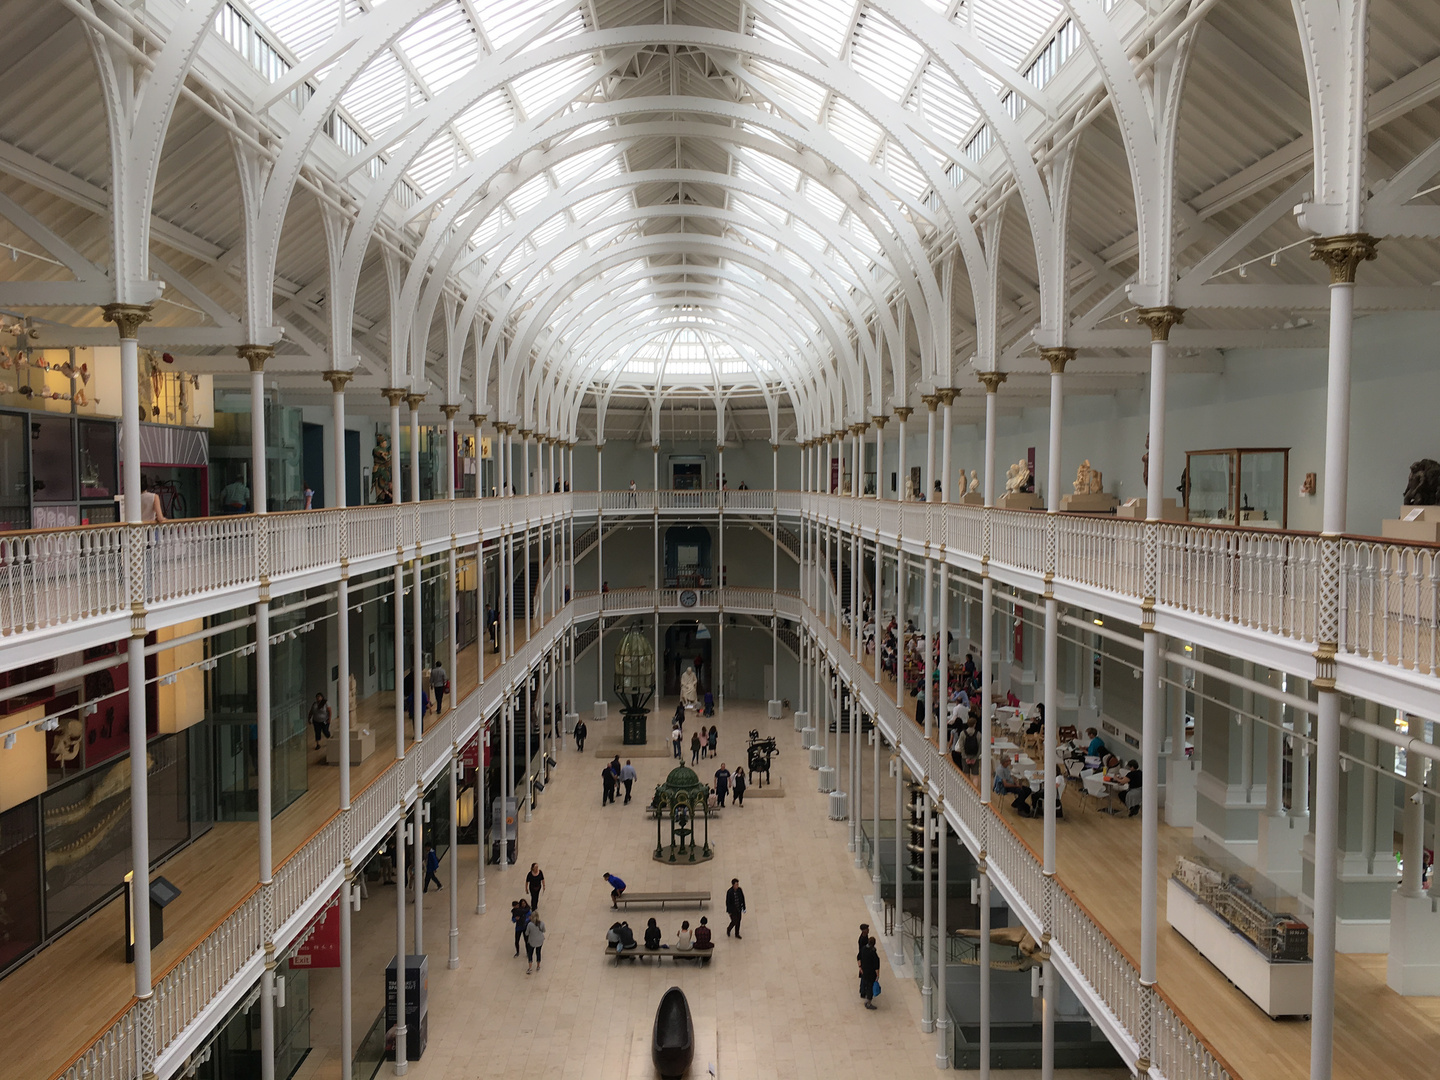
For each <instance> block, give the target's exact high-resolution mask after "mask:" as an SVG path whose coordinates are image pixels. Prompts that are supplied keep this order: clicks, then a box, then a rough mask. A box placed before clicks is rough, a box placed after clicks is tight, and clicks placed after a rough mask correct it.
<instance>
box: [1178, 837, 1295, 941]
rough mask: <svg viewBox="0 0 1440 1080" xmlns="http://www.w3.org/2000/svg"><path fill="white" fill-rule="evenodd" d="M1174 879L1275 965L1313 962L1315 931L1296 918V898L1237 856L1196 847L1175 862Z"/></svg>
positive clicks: (1185, 850) (1207, 847)
mask: <svg viewBox="0 0 1440 1080" xmlns="http://www.w3.org/2000/svg"><path fill="white" fill-rule="evenodd" d="M1170 877H1171V879H1172V880H1173V881H1174V882H1176V883H1177V884H1178V885H1179V886H1180V887H1182V888H1183V889H1184V890H1185V891H1186V892H1188V893H1189V894H1190V895H1191V896H1192V897H1194V898H1195V900H1196V901H1197V902H1198V903H1199V904H1200V905H1202V906H1203V907H1205V908H1207V909H1208V910H1210V911H1211V912H1213V913H1214V914H1215V915H1216V916H1218V917H1219V918H1220V919H1222V920H1223V921H1224V922H1225V923H1226V924H1227V925H1228V926H1230V928H1231V929H1233V930H1234V931H1235V932H1236V933H1238V934H1240V935H1241V936H1242V937H1244V938H1246V939H1248V940H1249V942H1250V943H1251V944H1252V945H1253V946H1254V947H1255V948H1256V950H1258V951H1259V952H1260V954H1261V955H1262V956H1263V957H1264V958H1265V959H1266V960H1267V961H1269V962H1270V963H1300V962H1304V961H1307V960H1309V959H1310V928H1309V926H1308V925H1307V924H1306V923H1305V922H1303V921H1301V920H1300V919H1299V918H1298V917H1297V916H1296V915H1294V914H1292V912H1294V911H1296V910H1298V908H1299V904H1298V903H1297V902H1296V900H1295V898H1294V897H1292V896H1289V895H1288V894H1286V893H1285V892H1283V891H1282V890H1281V889H1280V888H1279V887H1278V886H1277V885H1275V884H1274V882H1272V881H1270V880H1269V879H1268V878H1265V877H1262V876H1261V875H1260V874H1258V873H1257V872H1256V871H1255V868H1254V867H1252V866H1250V865H1248V864H1246V863H1245V862H1243V861H1242V860H1241V859H1240V858H1239V857H1238V856H1236V855H1233V854H1231V853H1230V852H1227V851H1224V850H1223V849H1219V848H1215V847H1213V846H1210V845H1206V846H1205V847H1201V846H1199V845H1194V844H1192V845H1189V846H1187V847H1186V848H1185V849H1184V850H1183V852H1182V853H1181V854H1180V855H1179V856H1178V857H1177V858H1176V859H1175V868H1174V870H1173V871H1172V872H1171V874H1170Z"/></svg>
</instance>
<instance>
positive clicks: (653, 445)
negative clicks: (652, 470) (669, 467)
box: [650, 442, 660, 454]
mask: <svg viewBox="0 0 1440 1080" xmlns="http://www.w3.org/2000/svg"><path fill="white" fill-rule="evenodd" d="M650 452H651V453H652V454H658V453H659V452H660V444H659V443H653V442H652V443H651V444H650Z"/></svg>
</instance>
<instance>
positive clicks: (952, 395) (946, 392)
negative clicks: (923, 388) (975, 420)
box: [935, 386, 960, 408]
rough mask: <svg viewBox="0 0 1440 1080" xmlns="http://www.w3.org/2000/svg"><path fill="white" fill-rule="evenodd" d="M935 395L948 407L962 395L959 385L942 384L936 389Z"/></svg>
mask: <svg viewBox="0 0 1440 1080" xmlns="http://www.w3.org/2000/svg"><path fill="white" fill-rule="evenodd" d="M935 396H936V397H938V398H939V399H940V404H941V405H944V406H946V407H947V408H948V407H949V406H950V405H951V404H953V403H954V401H955V399H956V398H958V397H959V396H960V388H959V387H958V386H942V387H941V388H940V389H939V390H936V391H935Z"/></svg>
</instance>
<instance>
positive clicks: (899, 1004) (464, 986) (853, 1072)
mask: <svg viewBox="0 0 1440 1080" xmlns="http://www.w3.org/2000/svg"><path fill="white" fill-rule="evenodd" d="M662 711H668V710H663V708H662ZM716 724H717V726H718V727H719V729H720V748H721V754H720V757H721V758H722V759H723V760H725V761H727V762H728V763H729V764H730V765H731V766H733V765H734V764H735V759H736V756H737V755H736V754H735V750H736V749H738V748H742V747H743V742H744V736H745V733H746V732H747V731H748V730H749V729H750V728H751V727H758V728H760V729H761V730H762V731H766V732H769V733H773V734H775V735H776V736H777V737H778V738H779V741H780V745H781V747H782V753H781V756H780V757H779V758H778V759H777V761H776V765H775V771H776V775H777V778H778V779H779V780H780V781H781V783H782V784H783V785H784V787H785V791H786V794H785V796H784V797H783V798H778V799H760V798H749V799H747V800H746V804H745V806H744V807H743V808H738V809H727V810H726V812H725V814H724V815H723V816H722V817H721V818H719V819H718V820H716V821H715V822H713V823H712V838H713V840H714V842H715V844H716V847H717V852H718V854H717V857H716V859H715V860H714V861H713V862H711V863H709V864H702V865H699V866H696V867H693V868H692V867H689V866H682V867H671V866H669V865H662V864H659V863H655V862H653V861H652V859H651V851H652V849H653V846H654V835H655V833H654V824H653V823H652V822H650V821H649V820H648V819H646V818H645V817H644V816H643V813H642V806H643V802H644V799H643V798H637V799H636V801H635V802H632V803H631V805H630V806H628V807H627V806H624V805H620V804H617V805H614V806H607V807H605V808H603V809H602V808H601V806H600V784H599V776H598V773H599V771H600V763H599V761H598V760H597V759H596V758H594V757H593V756H592V755H591V754H590V752H589V748H588V747H587V752H586V753H585V754H584V755H579V754H576V753H574V751H573V746H574V744H573V742H572V743H570V744H569V746H570V749H569V750H568V752H567V753H566V754H565V755H564V756H563V758H562V760H561V763H560V767H559V769H558V771H557V773H556V776H555V782H554V783H552V784H551V785H550V786H549V788H548V789H547V790H546V792H545V793H544V795H543V797H542V802H541V805H540V807H539V809H538V810H537V811H536V813H535V816H534V820H533V821H532V822H531V823H530V824H528V825H524V824H522V825H521V831H520V860H521V861H520V865H519V866H517V867H513V868H510V869H508V870H505V871H500V870H498V868H496V867H493V866H492V867H488V868H487V901H488V903H487V906H488V912H487V914H485V915H483V916H477V915H475V914H474V896H475V869H476V868H475V862H474V858H475V855H474V848H473V847H466V848H462V849H461V851H462V859H461V866H460V877H461V880H460V893H459V897H460V900H461V906H460V954H461V966H460V968H459V969H458V970H455V971H450V970H447V968H446V963H445V961H446V954H447V934H448V904H449V893H448V889H449V888H450V887H452V886H451V885H450V882H449V881H448V872H447V873H445V874H444V875H443V876H444V877H446V878H447V881H446V885H447V891H445V892H434V891H432V892H430V893H429V894H428V895H427V896H426V897H425V928H426V947H427V949H428V950H429V953H430V1044H429V1049H428V1051H427V1052H426V1054H425V1057H424V1059H423V1060H421V1061H419V1062H415V1063H412V1064H411V1066H410V1075H411V1076H413V1077H415V1078H416V1080H427V1078H446V1080H449V1078H460V1077H486V1078H489V1077H542V1076H545V1077H549V1076H555V1077H596V1078H611V1077H630V1076H636V1077H639V1076H644V1077H650V1076H653V1075H654V1071H653V1068H652V1067H651V1065H650V1060H649V1034H650V1026H651V1023H652V1020H653V1017H654V1010H655V1005H656V1003H657V1001H658V1000H659V997H660V995H661V994H662V993H663V992H664V990H665V989H666V988H667V987H669V986H671V985H679V986H681V987H683V988H684V989H685V991H686V993H687V995H688V997H689V999H690V1004H691V1009H692V1011H693V1013H694V1015H695V1018H696V1023H697V1045H698V1046H699V1048H700V1049H701V1051H702V1055H703V1060H701V1059H700V1056H697V1061H696V1065H695V1066H694V1067H692V1069H691V1072H690V1075H691V1076H692V1077H697V1078H701V1077H704V1076H706V1068H707V1066H708V1065H710V1064H712V1063H713V1064H715V1065H716V1073H717V1075H718V1076H720V1077H724V1078H727V1080H728V1078H732V1077H734V1078H738V1077H745V1078H760V1077H785V1078H790V1077H797V1078H798V1077H817V1078H818V1077H827V1078H828V1077H856V1078H862V1077H863V1078H865V1080H877V1078H891V1077H923V1076H929V1075H931V1074H933V1072H934V1071H935V1039H934V1037H933V1036H927V1035H925V1034H923V1033H922V1032H921V1031H920V1024H919V1018H920V995H919V992H918V990H917V989H916V987H915V984H914V982H913V981H912V980H910V979H907V978H901V977H898V976H896V975H895V974H894V973H893V972H892V971H891V970H890V968H889V964H888V961H886V962H885V967H884V969H883V970H882V974H881V982H882V984H883V985H884V987H885V993H884V994H883V995H882V997H881V999H880V1003H879V1004H880V1008H879V1011H878V1012H874V1013H867V1012H866V1011H865V1010H864V1009H863V1008H862V1004H861V1002H860V1000H859V998H858V997H857V995H856V993H855V978H854V968H855V963H854V959H853V956H854V952H853V942H854V939H855V934H856V931H857V928H858V926H859V924H860V923H861V922H871V923H874V922H875V920H874V919H872V918H871V917H870V913H869V911H868V910H867V908H866V906H865V899H864V898H865V896H866V895H867V894H868V892H869V890H870V884H869V879H868V876H867V873H866V872H865V871H861V870H856V869H855V868H854V856H853V854H851V853H850V852H849V851H847V850H846V846H845V832H844V830H845V826H844V825H843V824H842V823H840V822H832V821H829V820H827V817H826V802H825V798H824V797H823V796H821V795H820V794H818V793H817V791H816V784H815V774H814V773H813V772H810V771H809V769H808V767H807V765H806V759H805V757H804V755H802V754H801V752H800V750H799V749H798V738H797V736H796V735H795V733H794V730H793V725H792V724H791V722H790V720H789V719H788V718H787V719H785V720H783V721H771V720H768V719H766V718H765V717H764V707H763V705H759V704H751V703H744V704H734V703H732V705H731V707H730V708H729V709H727V710H726V712H725V713H724V714H722V715H719V716H717V718H716ZM618 726H619V722H618V720H610V721H602V722H598V723H592V724H591V725H590V730H591V739H592V740H596V741H598V740H600V739H604V738H607V737H609V736H611V735H612V734H614V732H612V731H611V730H610V729H611V728H612V727H613V728H615V729H617V730H618ZM868 762H869V759H868V752H867V754H866V764H867V766H868ZM635 763H636V767H637V769H638V770H639V772H640V782H639V784H638V785H637V787H636V795H637V796H640V795H641V793H642V792H644V793H648V792H649V791H650V790H651V789H652V788H653V786H654V784H656V783H657V782H659V781H660V780H661V779H662V778H663V776H664V774H665V772H666V771H668V769H669V767H670V762H668V761H665V760H663V759H650V758H646V759H642V758H640V757H638V756H637V757H636V758H635ZM705 764H708V763H702V765H705ZM709 771H711V770H706V772H709ZM887 811H888V807H887ZM532 861H538V862H539V863H540V866H541V868H542V869H543V870H544V871H545V875H546V881H547V890H546V893H545V895H544V897H543V898H542V900H541V905H540V915H541V917H542V918H543V919H544V920H545V922H546V925H547V927H548V931H549V940H548V942H547V944H546V946H545V964H544V967H543V969H542V971H541V972H539V973H537V974H534V975H528V976H527V975H526V974H525V961H524V958H523V956H522V957H521V958H520V959H518V960H517V959H515V957H514V950H513V937H512V932H511V925H510V921H509V917H508V915H509V908H510V900H512V899H515V898H518V897H519V896H520V895H521V894H522V891H523V888H524V885H523V878H524V873H525V871H526V870H527V869H528V868H529V864H530V863H531V862H532ZM606 870H610V871H613V872H615V873H617V874H619V875H621V876H622V877H624V878H625V880H626V881H627V882H628V883H629V884H630V886H631V888H632V889H634V890H643V889H649V888H709V889H710V890H711V892H712V893H713V895H714V897H715V900H716V903H715V905H713V906H711V907H710V908H708V909H707V910H706V911H705V912H704V914H706V915H707V916H708V917H709V919H710V922H711V923H712V925H715V926H716V938H717V941H718V946H717V949H716V957H715V962H714V963H713V964H712V965H711V966H709V967H708V968H696V969H691V968H687V967H682V968H680V969H678V970H677V969H675V968H674V967H672V966H670V965H665V966H659V965H655V964H647V965H645V966H640V965H631V964H626V965H624V966H623V967H621V968H619V969H617V968H616V967H615V966H614V964H613V962H611V961H610V960H608V959H607V957H606V956H605V955H604V954H603V953H602V948H601V946H602V943H603V936H604V932H605V929H606V927H608V926H609V925H610V923H611V922H612V921H613V920H614V918H615V917H616V916H615V913H614V912H612V910H611V907H610V904H609V902H608V899H609V888H608V886H606V885H605V884H604V883H603V882H602V881H601V880H600V874H601V873H602V872H603V871H606ZM732 876H733V877H739V878H740V880H741V883H742V885H743V887H744V889H745V894H746V899H747V902H748V906H749V913H748V914H747V916H746V918H745V922H744V931H745V937H744V940H743V941H739V942H736V941H733V940H727V939H726V938H725V936H724V926H725V921H726V920H725V917H724V914H723V910H721V909H722V908H723V893H724V890H725V888H726V887H727V886H728V884H729V879H730V878H731V877H732ZM370 897H371V899H370V901H369V903H368V904H367V905H366V909H365V910H364V911H362V913H361V915H359V916H357V917H356V954H357V955H356V980H357V984H358V983H359V982H362V981H363V982H364V987H363V988H362V987H360V986H359V985H357V988H356V1002H357V1008H356V1026H357V1029H360V1028H361V1027H362V1024H363V1023H368V1021H369V1019H370V1018H371V1016H372V1015H373V1012H374V1010H375V1009H376V1008H378V1006H379V1003H380V998H379V996H378V992H376V991H378V987H379V986H380V976H379V972H380V970H381V968H382V966H383V965H384V963H386V962H388V960H389V958H390V956H391V955H392V954H393V951H394V923H393V921H392V920H393V913H394V908H395V902H394V893H393V891H392V890H391V888H390V887H373V886H372V888H371V890H370ZM651 915H654V916H655V917H656V918H657V920H658V921H659V923H660V925H661V926H662V927H663V928H664V930H665V932H666V936H667V939H670V940H673V937H674V933H675V931H676V930H677V929H678V928H679V925H680V921H681V919H685V918H688V919H689V920H690V921H691V923H692V925H693V924H694V923H695V921H696V919H697V917H698V913H697V912H695V911H694V910H693V909H691V910H686V911H668V910H667V911H665V912H660V911H648V910H644V909H639V908H637V909H636V910H634V911H632V912H629V913H626V914H624V915H623V916H622V917H625V918H628V920H629V921H630V923H631V925H632V926H633V927H636V928H637V929H638V928H640V927H643V926H644V925H645V922H646V920H647V919H648V918H649V917H650V916H651ZM362 924H363V925H364V927H365V928H364V929H362ZM334 985H335V984H334V982H333V980H329V979H327V980H325V982H324V984H323V986H322V982H321V980H320V979H318V978H317V980H316V984H315V986H316V992H315V993H314V994H313V995H312V997H313V1004H314V1007H315V1016H314V1020H315V1023H314V1034H313V1039H314V1041H315V1042H316V1049H315V1050H314V1051H313V1052H312V1053H311V1055H310V1058H309V1059H308V1060H307V1061H306V1062H305V1065H304V1066H303V1067H302V1070H301V1072H300V1074H299V1075H300V1077H301V1078H302V1080H309V1078H311V1077H315V1078H333V1077H337V1076H338V1075H339V1065H338V1058H337V1054H338V1043H337V1041H336V1040H335V1038H334V1037H333V1035H330V1034H329V1033H330V1032H333V1030H334V1022H333V1020H332V1019H331V1018H332V1017H333V1016H334V1015H335V1014H334V1013H333V1011H332V1010H333V997H332V995H331V991H332V990H333V987H334ZM362 998H363V999H364V1000H365V1005H364V1009H363V1011H362V1008H361V1004H360V1003H361V999H362ZM362 1018H363V1019H362ZM358 1034H359V1031H358V1030H357V1037H358ZM380 1075H381V1076H388V1075H391V1073H390V1066H388V1065H386V1066H384V1067H383V1068H382V1070H381V1073H380ZM1007 1075H1008V1076H1012V1077H1015V1078H1016V1080H1024V1078H1028V1077H1031V1076H1032V1075H1036V1074H1031V1073H1028V1072H1016V1073H1008V1074H1007ZM1065 1075H1066V1076H1067V1077H1071V1078H1074V1080H1112V1078H1113V1077H1114V1076H1116V1075H1117V1074H1112V1073H1086V1072H1071V1073H1066V1074H1065ZM1118 1075H1124V1074H1123V1073H1121V1074H1118Z"/></svg>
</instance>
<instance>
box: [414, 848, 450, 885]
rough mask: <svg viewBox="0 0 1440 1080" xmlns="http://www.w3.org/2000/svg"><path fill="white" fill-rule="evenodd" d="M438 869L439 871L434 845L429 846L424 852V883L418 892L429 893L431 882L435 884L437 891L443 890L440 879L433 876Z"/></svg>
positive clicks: (438, 861) (438, 859)
mask: <svg viewBox="0 0 1440 1080" xmlns="http://www.w3.org/2000/svg"><path fill="white" fill-rule="evenodd" d="M439 869H440V856H439V855H437V854H436V853H435V845H434V844H431V845H430V846H429V847H428V848H427V849H426V850H425V881H424V882H423V883H422V884H421V886H420V891H421V892H429V891H430V883H431V882H432V881H433V882H434V883H435V888H437V889H443V888H445V886H444V885H441V884H440V879H439V878H438V877H436V876H435V871H436V870H439Z"/></svg>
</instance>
